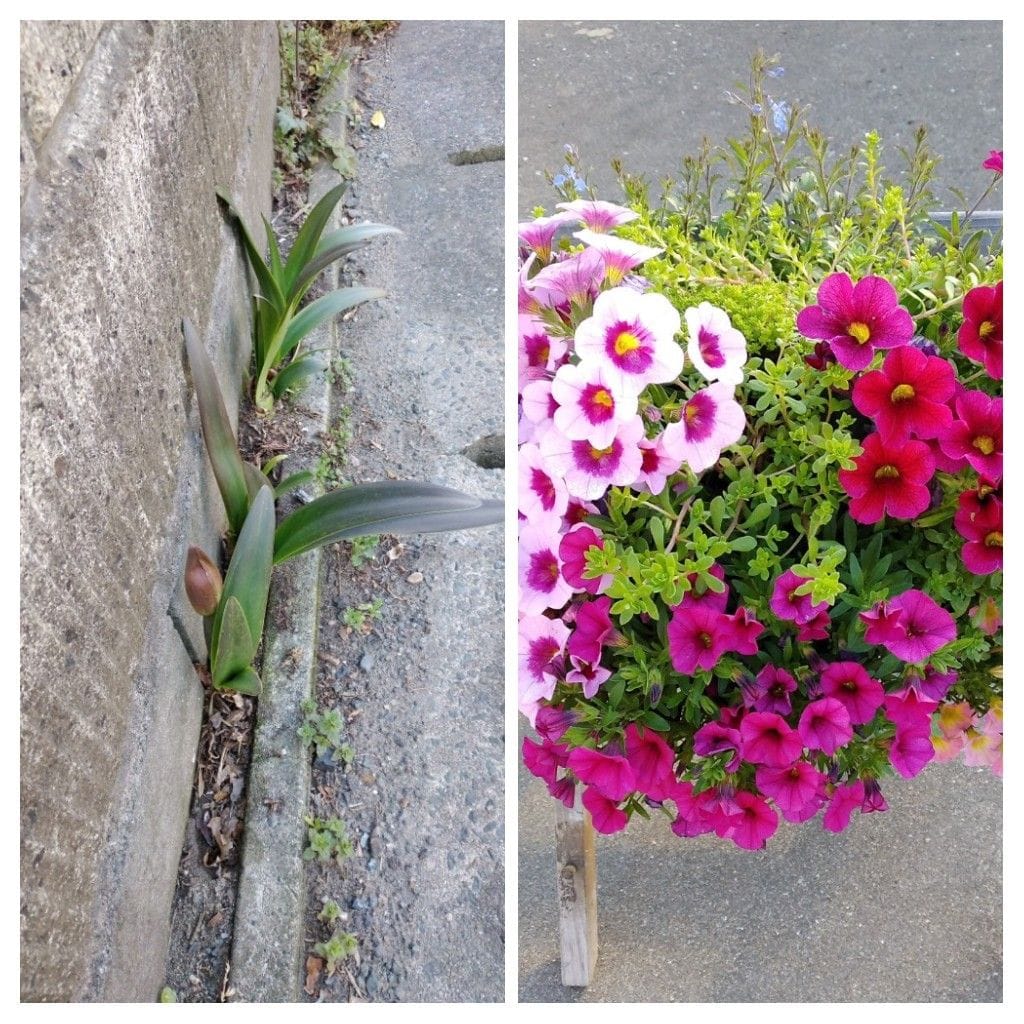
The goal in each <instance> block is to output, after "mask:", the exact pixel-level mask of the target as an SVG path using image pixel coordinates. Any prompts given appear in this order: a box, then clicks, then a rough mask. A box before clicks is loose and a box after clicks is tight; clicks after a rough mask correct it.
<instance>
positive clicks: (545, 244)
mask: <svg viewBox="0 0 1024 1024" xmlns="http://www.w3.org/2000/svg"><path fill="white" fill-rule="evenodd" d="M575 220H576V218H575V217H574V216H572V214H568V215H567V214H565V213H555V214H552V215H551V216H550V217H537V218H535V219H534V220H529V221H526V222H524V223H522V224H520V225H519V242H520V244H521V245H525V246H527V247H528V248H530V249H532V250H533V251H534V252H535V253H536V254H537V256H538V257H539V258H540V259H542V260H544V261H545V262H547V261H548V260H549V259H550V258H551V245H552V242H553V241H554V238H555V235H556V234H557V233H558V229H559V228H560V227H562V226H563V225H565V224H572V223H573V222H574V221H575Z"/></svg>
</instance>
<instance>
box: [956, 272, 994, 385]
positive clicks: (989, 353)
mask: <svg viewBox="0 0 1024 1024" xmlns="http://www.w3.org/2000/svg"><path fill="white" fill-rule="evenodd" d="M956 338H957V342H958V344H959V345H960V351H961V352H963V354H964V355H965V356H967V358H968V359H973V360H974V361H975V362H976V363H981V364H983V365H984V367H985V369H986V370H987V371H988V375H989V376H990V377H992V378H993V379H994V380H1002V379H1003V282H1002V281H1000V282H999V283H998V284H997V285H994V286H988V285H981V286H980V287H978V288H972V289H971V290H970V291H969V292H968V293H967V294H966V295H965V296H964V322H963V325H962V326H961V328H960V330H959V332H958V333H957V336H956Z"/></svg>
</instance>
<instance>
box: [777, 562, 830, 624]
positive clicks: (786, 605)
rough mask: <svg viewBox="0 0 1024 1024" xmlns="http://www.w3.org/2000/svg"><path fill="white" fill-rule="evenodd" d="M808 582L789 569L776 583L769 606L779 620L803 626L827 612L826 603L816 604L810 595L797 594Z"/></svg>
mask: <svg viewBox="0 0 1024 1024" xmlns="http://www.w3.org/2000/svg"><path fill="white" fill-rule="evenodd" d="M808 582H809V581H808V579H807V578H806V577H804V576H797V574H796V573H795V572H793V570H792V569H787V570H786V571H785V572H784V573H783V574H782V575H781V576H780V577H779V578H778V579H777V580H776V581H775V586H774V587H773V588H772V596H771V599H770V600H769V602H768V604H769V606H770V607H771V610H772V611H773V612H774V613H775V615H776V617H777V618H780V619H786V620H788V621H790V622H795V623H797V624H798V625H802V624H803V623H805V622H810V621H811V619H813V618H815V617H816V616H817V615H819V614H820V613H821V612H823V611H826V610H827V608H828V604H827V603H826V602H825V601H821V602H820V603H819V604H814V603H813V601H812V599H811V595H810V594H797V590H798V589H799V588H800V587H802V586H804V585H805V584H806V583H808Z"/></svg>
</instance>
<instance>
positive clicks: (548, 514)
mask: <svg viewBox="0 0 1024 1024" xmlns="http://www.w3.org/2000/svg"><path fill="white" fill-rule="evenodd" d="M568 505H569V492H568V491H567V490H566V489H565V483H564V481H563V480H562V479H561V477H559V476H556V475H554V474H552V473H550V472H549V471H548V468H547V466H546V465H545V463H544V459H543V458H542V456H541V454H540V450H539V449H538V448H537V446H536V445H534V444H524V445H522V446H521V447H520V449H519V511H520V512H521V513H522V514H523V515H524V516H525V517H526V519H527V520H529V521H530V522H532V523H537V522H538V521H539V520H542V519H559V520H560V519H561V518H562V516H563V515H565V510H566V509H567V508H568Z"/></svg>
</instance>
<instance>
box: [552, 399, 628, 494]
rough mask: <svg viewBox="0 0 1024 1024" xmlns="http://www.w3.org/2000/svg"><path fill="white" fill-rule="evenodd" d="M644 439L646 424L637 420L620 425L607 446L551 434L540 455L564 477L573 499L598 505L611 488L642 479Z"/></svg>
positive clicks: (626, 485) (625, 485) (554, 433)
mask: <svg viewBox="0 0 1024 1024" xmlns="http://www.w3.org/2000/svg"><path fill="white" fill-rule="evenodd" d="M643 436H644V425H643V422H642V421H641V419H640V417H639V416H634V417H633V419H631V420H627V421H626V422H625V423H621V424H619V427H618V429H617V431H616V433H615V436H614V437H613V438H612V440H611V443H609V444H607V445H602V446H600V447H599V446H597V445H595V444H593V443H591V442H590V441H574V440H572V439H570V438H567V437H565V436H564V435H563V434H561V433H559V431H557V430H549V431H548V432H547V433H546V434H545V435H544V436H543V437H542V438H541V442H540V452H541V455H542V456H543V458H544V461H545V463H546V465H547V466H549V467H550V469H551V471H552V472H553V473H559V474H561V476H562V479H563V480H564V481H565V486H566V488H567V489H568V491H569V494H570V495H572V496H573V497H576V498H585V499H587V500H589V501H596V500H597V499H598V498H600V497H602V495H603V494H604V492H605V491H607V490H608V488H609V487H628V486H630V484H632V483H633V482H634V481H635V480H636V478H637V477H638V476H639V475H640V467H641V465H642V464H643V456H642V455H641V453H640V443H639V442H640V439H641V438H642V437H643Z"/></svg>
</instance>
